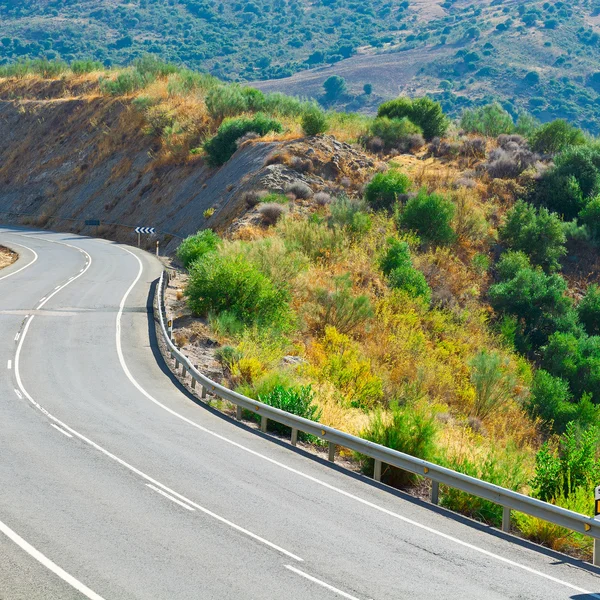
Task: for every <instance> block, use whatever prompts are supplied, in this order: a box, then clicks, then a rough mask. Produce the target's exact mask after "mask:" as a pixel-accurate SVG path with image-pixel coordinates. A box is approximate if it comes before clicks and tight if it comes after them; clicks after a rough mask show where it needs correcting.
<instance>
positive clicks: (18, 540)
mask: <svg viewBox="0 0 600 600" xmlns="http://www.w3.org/2000/svg"><path fill="white" fill-rule="evenodd" d="M0 532H2V533H3V534H4V535H5V536H6V537H7V538H8V539H10V540H11V541H12V542H14V543H15V544H17V546H19V547H20V548H21V549H22V550H24V551H25V552H27V554H29V556H32V557H33V558H35V560H37V561H38V562H39V563H41V564H42V565H44V567H46V568H47V569H49V570H50V571H52V572H53V573H54V574H55V575H58V577H60V578H61V579H62V580H63V581H66V582H67V583H68V584H69V585H70V586H71V587H72V588H75V589H76V590H77V591H78V592H81V593H82V594H83V595H84V596H86V598H89V599H90V600H104V599H103V598H102V596H99V595H98V594H96V592H93V591H92V590H90V588H89V587H87V586H85V585H83V583H81V581H78V580H77V579H75V577H73V576H72V575H69V573H67V572H66V571H64V570H63V569H61V568H60V567H59V566H58V565H57V564H56V563H53V562H52V561H51V560H50V559H49V558H47V557H46V556H44V555H43V554H42V553H41V552H40V551H39V550H36V549H35V548H34V547H33V546H32V545H31V544H28V543H27V542H26V541H25V540H24V539H23V538H22V537H21V536H20V535H18V534H16V533H15V532H14V531H13V530H12V529H10V527H8V525H5V524H4V523H3V522H2V521H0Z"/></svg>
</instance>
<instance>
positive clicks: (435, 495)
mask: <svg viewBox="0 0 600 600" xmlns="http://www.w3.org/2000/svg"><path fill="white" fill-rule="evenodd" d="M439 499H440V482H439V481H434V480H433V479H432V480H431V504H437V503H438V502H439Z"/></svg>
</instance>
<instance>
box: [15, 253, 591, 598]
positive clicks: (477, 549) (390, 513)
mask: <svg viewBox="0 0 600 600" xmlns="http://www.w3.org/2000/svg"><path fill="white" fill-rule="evenodd" d="M119 248H121V249H122V250H124V251H125V252H128V253H129V254H131V255H132V256H133V257H134V258H135V259H136V260H137V261H138V263H139V267H140V269H139V272H138V274H137V277H136V278H135V280H134V282H133V283H132V284H131V286H130V287H129V289H128V290H127V292H126V293H125V296H123V299H122V300H121V305H120V308H119V312H118V314H117V354H118V355H119V362H120V363H121V367H122V368H123V371H124V372H125V375H127V378H128V379H129V381H131V383H132V384H133V385H134V387H135V388H136V389H137V390H138V391H139V392H140V393H141V394H143V395H144V396H145V397H146V398H148V400H150V401H151V402H153V403H154V404H156V405H157V406H159V407H160V408H162V409H163V410H165V411H167V412H168V413H170V414H171V415H173V416H174V417H177V418H178V419H181V420H182V421H184V422H186V423H188V424H189V425H191V426H192V427H195V428H196V429H199V430H200V431H203V432H204V433H207V434H209V435H212V436H213V437H215V438H217V439H220V440H222V441H224V442H226V443H228V444H230V445H232V446H235V447H236V448H239V449H240V450H243V451H244V452H248V453H249V454H252V455H253V456H256V457H257V458H261V459H263V460H266V461H267V462H269V463H271V464H273V465H277V466H278V467H281V468H282V469H285V470H286V471H288V472H290V473H294V474H296V475H299V476H300V477H303V478H304V479H307V480H308V481H312V482H313V483H316V484H317V485H320V486H322V487H324V488H326V489H328V490H331V491H333V492H336V493H338V494H341V495H342V496H345V497H346V498H350V499H351V500H354V501H356V502H360V503H361V504H363V505H364V506H368V507H369V508H372V509H374V510H377V511H379V512H381V513H384V514H386V515H388V516H390V517H393V518H395V519H398V520H400V521H403V522H404V523H408V524H410V525H413V526H414V527H418V528H419V529H422V530H423V531H427V532H429V533H431V534H433V535H436V536H439V537H441V538H443V539H446V540H448V541H449V542H453V543H455V544H458V545H460V546H463V547H464V548H469V549H470V550H473V551H475V552H478V553H480V554H483V555H484V556H487V557H489V558H493V559H494V560H497V561H499V562H503V563H505V564H507V565H510V566H512V567H516V568H518V569H521V570H523V571H526V572H527V573H531V574H532V575H537V576H538V577H542V578H544V579H547V580H548V581H552V582H554V583H558V584H559V585H563V586H565V587H568V588H569V589H572V590H575V591H576V592H581V593H582V594H589V595H590V598H597V599H598V600H600V594H593V593H592V592H590V591H588V590H585V589H583V588H580V587H578V586H576V585H574V584H572V583H569V582H568V581H564V580H562V579H558V578H557V577H553V576H552V575H548V574H546V573H543V572H542V571H538V570H537V569H533V568H531V567H528V566H526V565H522V564H521V563H518V562H516V561H514V560H511V559H510V558H505V557H504V556H500V555H499V554H495V553H493V552H490V551H489V550H485V549H484V548H480V547H479V546H475V545H474V544H470V543H469V542H464V541H463V540H460V539H458V538H455V537H453V536H451V535H448V534H447V533H443V532H442V531H439V530H437V529H434V528H433V527H429V526H427V525H424V524H423V523H419V522H418V521H414V520H413V519H409V518H408V517H405V516H403V515H400V514H398V513H395V512H393V511H391V510H388V509H387V508H383V507H382V506H379V505H378V504H374V503H373V502H370V501H369V500H365V499H364V498H361V497H360V496H356V495H355V494H352V493H350V492H346V491H345V490H342V489H341V488H338V487H335V486H334V485H331V484H329V483H326V482H325V481H322V480H321V479H317V478H316V477H313V476H312V475H308V474H306V473H303V472H302V471H298V470H297V469H294V468H293V467H289V466H288V465H286V464H284V463H281V462H279V461H277V460H275V459H273V458H269V457H268V456H265V455H264V454H261V453H260V452H256V451H255V450H251V449H250V448H247V447H246V446H243V445H242V444H239V443H238V442H235V441H233V440H231V439H229V438H227V437H225V436H223V435H220V434H218V433H216V432H214V431H211V430H210V429H207V428H206V427H203V426H202V425H199V424H198V423H196V422H194V421H192V420H191V419H188V418H187V417H184V416H183V415H181V414H179V413H178V412H176V411H174V410H172V409H171V408H169V407H168V406H165V405H164V404H162V403H161V402H159V401H158V400H156V398H154V397H153V396H151V395H150V394H149V393H148V392H147V391H146V390H145V389H144V388H143V387H142V386H141V385H140V384H139V383H138V382H137V380H136V379H135V378H134V377H133V375H132V374H131V372H130V371H129V368H128V367H127V364H126V363H125V359H124V357H123V350H122V347H121V316H122V314H123V310H124V307H125V302H126V301H127V297H128V296H129V294H130V293H131V291H132V290H133V288H134V287H135V285H136V284H137V282H138V281H139V280H140V278H141V276H142V273H143V270H144V266H143V264H142V261H141V260H140V259H139V257H138V256H137V255H136V254H134V253H133V252H131V250H128V249H127V248H124V247H122V246H119ZM15 369H16V366H15Z"/></svg>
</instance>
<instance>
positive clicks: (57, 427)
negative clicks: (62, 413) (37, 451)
mask: <svg viewBox="0 0 600 600" xmlns="http://www.w3.org/2000/svg"><path fill="white" fill-rule="evenodd" d="M50 425H52V427H54V429H56V430H57V431H60V432H61V433H62V434H63V435H66V436H67V437H69V438H72V437H73V436H72V435H71V434H70V433H69V432H68V431H65V430H64V429H61V428H60V427H59V426H58V425H55V424H54V423H50Z"/></svg>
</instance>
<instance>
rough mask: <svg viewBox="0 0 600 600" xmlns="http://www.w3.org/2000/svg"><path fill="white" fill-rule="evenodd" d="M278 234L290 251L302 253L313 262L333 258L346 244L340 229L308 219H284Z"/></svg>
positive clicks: (279, 224)
mask: <svg viewBox="0 0 600 600" xmlns="http://www.w3.org/2000/svg"><path fill="white" fill-rule="evenodd" d="M277 233H278V234H279V235H281V237H282V238H283V240H284V242H285V245H286V247H287V248H288V250H289V251H297V252H301V253H302V254H304V255H305V256H307V257H308V258H310V259H311V260H313V261H316V260H319V259H325V260H326V259H329V258H331V257H332V256H334V255H335V253H336V252H337V251H338V250H339V249H340V248H341V247H342V245H343V244H344V243H345V242H346V239H345V236H344V235H343V234H342V232H341V231H340V230H339V229H337V228H332V227H328V226H327V225H325V224H324V223H319V222H315V221H311V220H308V219H302V220H299V221H295V220H292V219H282V220H281V221H280V222H279V223H278V224H277Z"/></svg>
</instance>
